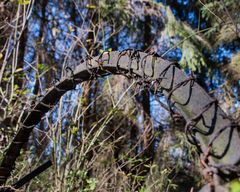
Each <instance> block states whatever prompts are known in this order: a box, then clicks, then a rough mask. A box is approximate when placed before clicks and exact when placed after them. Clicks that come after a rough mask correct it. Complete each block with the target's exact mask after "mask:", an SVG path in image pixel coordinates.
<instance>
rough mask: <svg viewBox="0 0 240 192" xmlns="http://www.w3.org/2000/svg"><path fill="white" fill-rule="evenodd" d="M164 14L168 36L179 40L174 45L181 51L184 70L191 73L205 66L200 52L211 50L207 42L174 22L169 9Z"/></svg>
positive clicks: (187, 27)
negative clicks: (165, 15) (165, 14)
mask: <svg viewBox="0 0 240 192" xmlns="http://www.w3.org/2000/svg"><path fill="white" fill-rule="evenodd" d="M166 13H167V19H168V21H167V24H166V29H165V30H166V32H167V34H168V36H169V37H170V38H171V37H174V38H176V37H178V38H179V39H180V40H179V41H180V42H179V43H176V46H175V47H178V48H180V49H181V51H182V59H181V61H180V64H181V66H183V67H184V68H185V67H189V68H190V69H191V70H192V71H196V70H197V69H198V70H200V67H201V66H206V63H205V59H204V55H203V54H202V50H203V48H205V49H208V50H210V49H211V45H210V44H209V43H208V41H207V40H206V39H205V38H204V37H203V36H201V35H200V33H198V32H197V31H194V30H193V29H191V27H189V26H188V25H187V24H185V23H182V22H181V21H178V20H176V18H175V16H174V15H173V13H172V11H171V10H170V8H167V9H166Z"/></svg>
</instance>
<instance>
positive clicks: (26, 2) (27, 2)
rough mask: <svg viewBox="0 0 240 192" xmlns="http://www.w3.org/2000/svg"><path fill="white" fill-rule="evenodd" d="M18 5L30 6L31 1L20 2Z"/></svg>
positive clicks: (22, 0)
mask: <svg viewBox="0 0 240 192" xmlns="http://www.w3.org/2000/svg"><path fill="white" fill-rule="evenodd" d="M18 3H19V4H20V5H28V4H30V3H31V0H18Z"/></svg>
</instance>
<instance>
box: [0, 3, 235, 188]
mask: <svg viewBox="0 0 240 192" xmlns="http://www.w3.org/2000/svg"><path fill="white" fill-rule="evenodd" d="M239 10H240V1H239V0H211V1H210V0H156V1H155V0H38V1H36V0H35V1H34V0H1V2H0V84H1V87H0V103H1V105H0V133H1V134H0V135H1V137H0V144H1V145H0V146H1V150H0V159H1V158H2V156H3V154H4V151H5V149H6V148H7V146H8V144H9V142H10V141H11V139H12V138H13V136H14V135H15V133H16V132H17V130H18V127H19V120H20V118H21V117H22V115H23V110H24V109H28V108H29V107H30V106H31V105H33V104H34V103H35V102H37V101H38V100H39V99H40V98H41V97H42V95H44V94H45V93H46V92H47V90H48V88H50V87H51V86H52V85H53V84H54V82H56V81H57V80H58V79H60V78H61V76H62V75H63V74H64V73H65V72H66V71H65V68H66V67H67V66H69V67H71V68H74V67H75V66H76V65H78V64H79V63H80V61H81V59H83V58H85V57H87V56H94V55H98V54H100V53H102V52H103V51H104V50H108V51H111V50H123V49H126V48H135V49H142V50H144V51H152V52H153V51H154V52H156V53H158V54H159V55H161V56H162V57H164V58H166V59H169V60H177V61H179V63H180V65H181V66H182V68H183V69H184V70H185V71H186V73H190V71H193V72H194V73H195V75H196V77H197V81H198V82H199V84H201V85H202V86H203V87H204V89H205V90H206V91H208V92H209V93H210V94H211V95H212V96H214V97H216V98H217V99H218V100H219V103H220V105H221V107H222V108H223V110H224V111H225V112H226V113H227V114H228V115H230V116H231V117H233V118H236V119H237V118H239V114H240V110H239V109H240V108H239V105H240V101H239V97H240V92H239V86H240V63H239V62H240V41H239V37H240V14H239ZM163 106H165V107H163ZM166 106H167V103H166V100H165V98H164V97H163V96H162V95H159V96H154V95H152V94H151V93H149V92H148V91H146V90H142V88H141V87H138V86H136V83H135V82H134V81H132V80H129V79H127V78H125V77H122V76H109V77H105V78H101V79H99V80H92V81H90V82H87V83H82V84H81V85H79V86H78V87H77V88H76V89H75V90H74V91H71V92H69V93H67V94H66V95H65V96H64V97H63V98H62V99H61V101H60V102H59V103H58V104H57V105H56V106H55V108H54V109H53V110H52V111H51V112H50V113H48V114H47V116H46V117H44V119H42V121H41V123H40V124H39V125H38V126H37V127H36V128H35V129H34V132H33V134H32V135H31V139H30V141H29V142H28V144H27V145H26V146H25V147H24V151H23V152H22V154H21V156H20V157H19V159H18V162H17V165H16V169H15V170H14V173H13V174H12V176H11V178H10V180H9V181H8V184H12V183H13V182H14V181H16V180H18V179H19V178H21V177H22V176H23V175H25V174H27V173H28V172H29V171H30V170H32V169H33V168H34V167H36V166H37V165H39V164H41V162H43V161H45V160H46V159H52V160H53V161H54V166H53V167H52V168H50V169H49V170H48V171H46V172H44V173H43V174H41V175H40V176H38V177H37V178H36V179H34V180H32V181H31V182H30V183H29V184H27V185H26V186H25V188H24V189H23V191H101V192H102V191H141V192H145V191H190V190H191V189H194V190H197V189H199V186H201V185H202V183H203V182H204V181H202V179H201V177H200V168H199V165H198V163H197V162H198V161H197V157H198V154H197V153H196V149H195V148H194V147H192V146H190V145H189V143H187V141H186V139H185V137H184V134H183V132H182V130H183V129H184V125H185V121H184V119H183V118H182V117H181V116H174V117H171V116H170V115H169V110H168V108H167V107H166ZM237 188H239V184H238V182H235V181H234V182H233V184H232V185H231V186H230V190H231V191H233V192H235V191H237Z"/></svg>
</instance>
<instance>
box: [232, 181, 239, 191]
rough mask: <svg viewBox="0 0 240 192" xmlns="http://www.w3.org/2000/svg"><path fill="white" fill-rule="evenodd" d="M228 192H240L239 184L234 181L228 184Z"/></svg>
mask: <svg viewBox="0 0 240 192" xmlns="http://www.w3.org/2000/svg"><path fill="white" fill-rule="evenodd" d="M230 192H240V182H239V181H237V180H234V181H232V182H231V183H230Z"/></svg>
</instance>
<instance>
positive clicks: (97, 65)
mask: <svg viewBox="0 0 240 192" xmlns="http://www.w3.org/2000/svg"><path fill="white" fill-rule="evenodd" d="M108 74H123V75H127V76H129V77H132V78H140V79H141V80H142V81H144V82H145V83H146V84H148V85H157V86H158V88H161V89H163V90H164V94H165V95H166V96H167V97H168V98H169V99H171V100H172V101H173V103H175V105H176V107H177V108H178V109H179V110H180V112H181V113H182V115H183V116H184V118H185V119H186V121H187V122H188V125H192V124H194V123H195V124H196V125H195V126H196V127H197V129H194V135H195V136H196V138H197V140H199V141H200V148H201V151H202V152H203V153H206V152H207V151H208V147H209V142H210V141H212V138H215V137H216V135H217V134H218V137H217V138H216V139H214V142H213V143H212V149H213V151H214V153H212V154H211V157H212V158H211V159H210V163H211V164H213V165H214V164H218V163H223V164H234V165H236V164H237V163H238V162H239V160H240V153H239V151H238V146H240V139H239V135H238V133H237V130H236V129H233V128H232V126H229V125H230V124H231V121H230V120H229V119H227V118H225V114H224V112H223V111H222V110H221V109H220V108H219V107H218V105H217V103H216V102H213V101H214V100H213V99H212V98H211V97H210V96H209V95H208V94H207V93H206V92H205V91H204V89H203V88H201V87H200V86H199V85H198V84H197V83H196V82H195V81H194V79H193V78H189V77H187V76H186V75H185V74H184V72H183V71H181V70H180V69H179V68H178V67H176V65H174V64H173V63H171V62H169V61H167V60H163V59H162V58H160V57H157V56H154V55H151V54H146V53H143V52H139V51H132V50H126V51H123V52H118V51H114V52H110V53H105V54H102V55H100V56H99V57H94V58H92V59H87V60H86V61H84V62H83V63H81V64H79V65H78V66H77V67H76V68H75V69H74V70H73V72H72V73H70V74H69V75H66V76H65V77H64V78H62V79H61V81H60V82H59V83H57V84H56V85H55V86H54V87H52V88H51V89H50V90H49V91H48V93H47V94H46V95H45V96H44V97H43V98H42V99H41V101H39V102H38V103H37V104H36V105H35V106H34V107H33V108H32V109H31V110H30V111H27V112H26V115H25V116H24V118H23V119H22V125H21V126H20V129H19V131H18V133H17V134H16V136H15V137H14V139H13V141H12V143H11V144H10V146H9V148H8V149H7V151H6V154H5V156H4V158H3V160H2V162H1V166H0V185H2V184H4V183H5V182H6V179H7V178H8V177H9V176H10V174H11V171H12V170H13V169H14V166H15V161H16V159H17V157H18V156H19V154H20V151H21V149H22V147H23V145H24V143H26V142H27V141H28V139H29V136H30V133H31V132H32V130H33V128H34V127H35V126H36V125H37V124H38V123H39V122H40V121H41V118H42V117H43V116H44V115H45V114H46V113H47V112H48V111H49V110H51V108H52V107H53V106H54V105H55V104H56V103H57V102H58V101H59V99H60V98H61V96H62V95H63V94H64V93H66V92H67V91H69V90H72V89H74V88H75V86H76V85H77V84H78V83H81V82H83V81H88V80H90V79H93V78H97V77H98V76H105V75H108ZM158 90H159V89H158ZM224 127H227V128H226V129H224V130H223V128H224ZM219 130H223V131H221V133H220V134H219Z"/></svg>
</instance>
